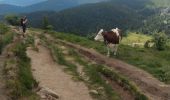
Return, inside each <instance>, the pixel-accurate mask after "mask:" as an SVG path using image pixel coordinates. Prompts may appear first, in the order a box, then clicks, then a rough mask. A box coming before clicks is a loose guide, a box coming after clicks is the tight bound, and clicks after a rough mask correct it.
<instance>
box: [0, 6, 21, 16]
mask: <svg viewBox="0 0 170 100" xmlns="http://www.w3.org/2000/svg"><path fill="white" fill-rule="evenodd" d="M0 9H1V10H0V15H2V14H8V13H10V14H11V13H16V12H18V13H20V12H22V11H21V7H19V6H13V5H8V4H0Z"/></svg>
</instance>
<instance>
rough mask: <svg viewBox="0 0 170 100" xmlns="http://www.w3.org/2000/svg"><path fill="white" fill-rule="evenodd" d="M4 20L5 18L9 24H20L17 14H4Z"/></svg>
mask: <svg viewBox="0 0 170 100" xmlns="http://www.w3.org/2000/svg"><path fill="white" fill-rule="evenodd" d="M5 20H6V21H7V22H8V23H9V24H10V25H13V26H18V25H20V19H19V16H17V15H6V16H5Z"/></svg>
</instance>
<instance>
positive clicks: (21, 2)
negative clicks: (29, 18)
mask: <svg viewBox="0 0 170 100" xmlns="http://www.w3.org/2000/svg"><path fill="white" fill-rule="evenodd" d="M42 1H46V0H0V4H12V5H17V6H27V5H31V4H35V3H38V2H42Z"/></svg>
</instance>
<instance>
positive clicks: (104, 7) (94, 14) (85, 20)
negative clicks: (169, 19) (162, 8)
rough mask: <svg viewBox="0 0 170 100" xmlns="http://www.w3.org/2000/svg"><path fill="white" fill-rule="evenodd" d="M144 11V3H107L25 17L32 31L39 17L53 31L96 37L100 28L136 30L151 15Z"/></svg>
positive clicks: (38, 23) (148, 10) (37, 13)
mask: <svg viewBox="0 0 170 100" xmlns="http://www.w3.org/2000/svg"><path fill="white" fill-rule="evenodd" d="M134 1H135V0H134ZM136 4H137V5H136ZM144 8H145V5H144V3H140V2H138V3H137V2H135V3H132V2H130V3H129V2H128V3H127V2H126V1H122V2H119V1H114V2H113V1H110V2H102V3H96V4H87V5H82V6H79V7H75V8H71V9H67V10H64V11H61V12H58V13H54V12H36V13H31V14H28V15H27V16H29V17H30V21H31V22H30V25H31V26H33V27H39V28H40V27H41V26H40V24H41V23H42V19H43V16H47V17H48V19H49V22H50V24H52V25H53V26H54V28H55V30H57V31H61V32H71V33H77V34H81V35H87V34H89V33H96V32H97V31H98V30H99V29H101V28H104V29H106V30H110V29H112V28H114V27H119V28H121V29H122V30H135V29H136V30H137V29H138V28H139V27H141V26H142V21H143V20H144V19H146V18H147V17H148V16H150V15H152V14H154V13H155V11H154V10H150V9H147V8H145V9H144ZM39 15H41V16H39Z"/></svg>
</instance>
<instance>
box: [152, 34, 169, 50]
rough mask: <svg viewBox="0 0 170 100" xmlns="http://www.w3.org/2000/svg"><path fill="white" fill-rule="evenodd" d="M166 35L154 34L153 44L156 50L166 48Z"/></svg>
mask: <svg viewBox="0 0 170 100" xmlns="http://www.w3.org/2000/svg"><path fill="white" fill-rule="evenodd" d="M167 40H168V38H167V35H166V34H165V33H163V32H159V33H157V32H156V33H154V42H155V47H156V49H157V50H165V49H166V46H167Z"/></svg>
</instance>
